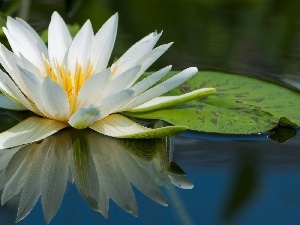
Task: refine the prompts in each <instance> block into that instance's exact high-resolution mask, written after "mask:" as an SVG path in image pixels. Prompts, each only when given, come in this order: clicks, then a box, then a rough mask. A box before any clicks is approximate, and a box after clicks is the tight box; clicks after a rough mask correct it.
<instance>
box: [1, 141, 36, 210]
mask: <svg viewBox="0 0 300 225" xmlns="http://www.w3.org/2000/svg"><path fill="white" fill-rule="evenodd" d="M36 149H37V148H36V145H31V146H30V148H28V150H29V152H28V154H26V157H25V158H23V157H20V159H21V160H22V161H21V163H19V164H17V165H16V164H15V165H16V167H14V168H13V169H16V170H15V171H14V173H13V174H11V178H10V179H9V180H7V184H6V185H5V187H4V189H3V193H2V196H1V204H2V205H3V204H4V203H5V202H6V201H8V200H9V199H10V198H12V197H13V196H15V195H16V194H18V193H19V192H20V191H21V190H22V188H23V186H24V183H25V182H26V178H27V176H28V173H29V169H30V166H31V164H32V159H31V157H27V156H28V155H30V154H34V152H35V150H36ZM22 150H23V149H22ZM25 153H27V151H26V150H25ZM19 156H23V155H22V154H20V155H19ZM11 171H12V170H11ZM5 176H6V175H5Z"/></svg>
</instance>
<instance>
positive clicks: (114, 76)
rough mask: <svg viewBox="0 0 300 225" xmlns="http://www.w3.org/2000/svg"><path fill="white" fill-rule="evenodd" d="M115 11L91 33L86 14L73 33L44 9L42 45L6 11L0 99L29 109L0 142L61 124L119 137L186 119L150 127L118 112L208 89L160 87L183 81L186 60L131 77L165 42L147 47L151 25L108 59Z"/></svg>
mask: <svg viewBox="0 0 300 225" xmlns="http://www.w3.org/2000/svg"><path fill="white" fill-rule="evenodd" d="M117 22H118V14H115V15H113V16H112V17H111V18H110V19H109V20H108V21H107V22H106V23H105V24H104V25H103V26H102V27H101V29H100V30H99V31H98V32H97V33H96V34H94V32H93V29H92V25H91V22H90V21H89V20H88V21H87V22H86V23H85V24H84V25H83V26H82V28H81V29H80V30H79V32H78V33H77V34H76V36H75V37H74V38H72V37H71V35H70V33H69V31H68V29H67V26H66V24H65V22H64V21H63V19H62V18H61V17H60V15H59V14H58V13H57V12H54V13H53V15H52V17H51V22H50V25H49V29H48V47H47V46H46V45H45V43H44V42H43V41H42V39H41V38H40V37H39V35H38V34H37V33H36V32H35V31H34V29H33V28H32V27H30V26H29V25H28V24H27V23H26V22H25V21H23V20H22V19H19V18H16V19H13V18H11V17H8V19H7V25H6V27H4V28H3V31H4V33H5V35H6V37H7V39H8V41H9V44H10V46H11V49H12V52H11V51H9V50H8V49H7V48H6V47H5V46H3V45H1V46H0V63H1V65H2V66H3V68H4V69H5V71H6V72H3V71H0V91H1V92H2V93H3V94H0V107H1V108H6V109H11V110H30V111H32V112H34V113H35V114H37V115H38V116H36V117H30V118H28V119H27V120H24V121H22V122H20V123H19V124H18V125H16V126H15V127H13V128H12V129H10V130H8V131H6V132H4V133H1V134H0V149H3V148H9V147H13V146H17V145H21V144H26V143H31V142H34V141H37V140H41V139H42V138H45V137H47V136H49V135H51V134H53V133H55V132H57V131H59V130H61V129H63V128H65V127H68V126H72V127H74V128H77V129H84V128H88V127H89V128H91V129H93V130H95V131H97V132H99V133H102V134H105V135H108V136H113V137H119V138H153V137H159V136H165V135H166V134H168V135H174V134H178V133H180V132H182V131H183V130H185V129H186V127H181V126H170V127H162V128H158V129H150V128H146V127H143V126H140V125H139V124H137V123H135V122H133V121H131V120H130V119H128V118H127V117H125V116H123V115H122V114H121V113H122V112H126V111H130V110H134V111H140V110H142V111H147V110H156V109H159V108H162V107H169V106H172V105H175V104H179V103H182V102H185V101H189V100H193V99H195V98H198V97H199V96H202V95H207V94H209V93H213V92H214V91H215V89H213V88H206V89H200V90H196V91H193V92H190V93H187V94H183V95H181V96H169V97H166V96H163V97H160V96H161V95H162V94H164V93H166V92H168V91H169V90H171V89H173V88H175V87H177V86H178V85H180V84H182V83H184V82H185V81H186V80H188V79H189V78H190V77H192V76H193V75H194V74H196V72H197V68H195V67H191V68H188V69H185V70H183V71H182V72H180V73H178V74H176V75H175V76H173V77H171V78H169V79H167V80H166V81H164V82H161V83H159V84H157V85H155V84H156V83H157V82H158V81H159V80H160V79H161V78H162V77H164V76H165V75H166V74H167V73H168V72H169V71H170V70H171V66H167V67H165V68H163V69H161V70H159V71H157V72H155V73H153V74H151V75H149V76H148V77H146V78H145V79H143V80H141V81H138V79H139V77H140V76H141V75H142V74H143V73H144V72H145V71H146V70H147V68H148V67H149V66H150V65H152V64H153V62H154V61H156V59H157V58H159V57H160V56H161V55H162V54H163V53H164V52H165V51H166V50H167V49H168V48H169V47H170V46H171V45H172V43H169V44H163V45H160V46H158V47H156V48H154V46H155V44H156V42H157V41H158V39H159V38H160V36H161V33H157V32H153V33H151V34H149V35H148V36H146V37H144V38H143V39H141V40H140V41H138V42H137V43H135V44H134V45H133V46H132V47H131V48H129V50H128V51H126V52H125V53H124V54H123V55H122V56H121V57H120V58H119V59H118V60H117V61H116V62H114V63H113V64H112V65H111V66H110V67H108V61H109V58H110V55H111V52H112V49H113V46H114V42H115V39H116V33H117Z"/></svg>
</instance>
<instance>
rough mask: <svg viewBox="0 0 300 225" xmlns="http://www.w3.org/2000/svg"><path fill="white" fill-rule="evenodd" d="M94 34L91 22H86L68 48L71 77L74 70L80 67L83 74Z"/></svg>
mask: <svg viewBox="0 0 300 225" xmlns="http://www.w3.org/2000/svg"><path fill="white" fill-rule="evenodd" d="M93 38H94V34H93V29H92V25H91V22H90V21H89V20H88V21H86V22H85V24H84V25H83V26H82V28H81V29H80V30H79V31H78V33H77V34H76V36H75V38H74V39H73V42H72V44H71V46H70V49H69V53H68V70H69V71H70V72H71V74H72V75H74V74H75V72H76V68H77V67H78V66H80V67H81V68H80V69H82V71H83V72H84V73H85V71H86V69H87V66H88V63H89V61H90V56H91V43H92V41H93Z"/></svg>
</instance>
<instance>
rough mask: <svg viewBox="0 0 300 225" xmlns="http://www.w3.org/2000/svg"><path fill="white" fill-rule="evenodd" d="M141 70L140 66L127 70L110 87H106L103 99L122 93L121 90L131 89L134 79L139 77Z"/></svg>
mask: <svg viewBox="0 0 300 225" xmlns="http://www.w3.org/2000/svg"><path fill="white" fill-rule="evenodd" d="M140 69H141V66H140V65H137V66H134V67H132V68H130V69H128V70H126V71H125V72H124V73H122V74H121V75H120V76H118V77H117V78H116V79H113V80H112V81H111V82H110V83H109V84H108V85H106V86H105V89H104V91H103V97H106V96H108V95H112V94H115V93H117V92H120V90H124V89H126V88H130V87H131V85H132V84H133V83H134V78H135V77H136V76H137V73H138V72H139V71H140Z"/></svg>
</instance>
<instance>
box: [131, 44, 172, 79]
mask: <svg viewBox="0 0 300 225" xmlns="http://www.w3.org/2000/svg"><path fill="white" fill-rule="evenodd" d="M172 44H173V42H171V43H169V44H164V45H160V46H158V47H157V48H155V49H153V50H152V51H151V52H149V53H148V54H146V55H145V56H144V57H143V58H141V59H140V60H139V61H138V62H137V63H138V64H141V65H142V68H141V70H140V72H139V74H138V76H137V78H136V79H138V77H139V76H140V75H142V74H143V73H144V72H145V71H146V70H147V69H148V68H149V67H150V66H151V65H152V64H153V63H154V62H155V61H156V60H157V59H158V58H159V57H160V56H161V55H162V54H164V53H165V52H166V51H167V50H168V49H169V48H170V46H171V45H172Z"/></svg>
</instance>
